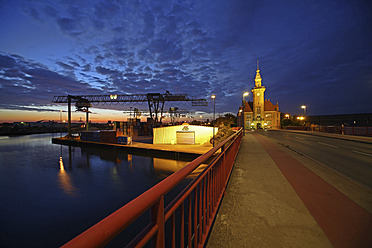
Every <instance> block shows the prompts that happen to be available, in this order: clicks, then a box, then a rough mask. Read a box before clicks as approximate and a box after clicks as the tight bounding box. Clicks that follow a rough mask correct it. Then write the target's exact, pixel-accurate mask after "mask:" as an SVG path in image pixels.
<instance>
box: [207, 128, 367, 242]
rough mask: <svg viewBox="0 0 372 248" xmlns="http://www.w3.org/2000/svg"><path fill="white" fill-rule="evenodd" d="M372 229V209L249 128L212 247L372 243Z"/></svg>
mask: <svg viewBox="0 0 372 248" xmlns="http://www.w3.org/2000/svg"><path fill="white" fill-rule="evenodd" d="M371 230H372V216H371V214H370V213H368V212H367V211H365V210H364V209H363V208H361V207H359V206H358V205H357V204H355V203H354V202H353V201H351V200H350V199H349V198H347V197H346V196H345V195H344V194H342V193H340V192H339V191H338V190H337V189H335V188H334V187H332V186H331V185H329V184H328V183H327V182H326V181H324V180H323V179H322V178H320V177H319V176H317V175H316V174H314V173H313V172H312V171H310V170H309V169H307V168H306V167H305V166H304V165H303V164H301V163H300V162H298V161H297V160H296V159H294V158H293V157H291V156H290V155H289V154H287V153H286V152H284V151H283V150H281V148H280V147H279V146H277V145H276V144H274V143H271V142H270V141H269V140H268V139H266V138H264V137H263V136H261V135H259V134H252V133H249V134H247V135H246V136H244V137H243V142H242V145H241V148H240V151H239V154H238V156H237V159H236V163H235V167H234V170H233V173H232V175H231V179H230V182H229V185H228V187H227V190H226V195H225V196H224V199H223V201H222V204H221V207H220V209H219V213H218V215H217V217H216V221H215V224H214V226H213V229H212V232H211V234H210V237H209V240H208V243H207V247H209V248H211V247H372V239H371V237H372V235H371V234H372V233H371Z"/></svg>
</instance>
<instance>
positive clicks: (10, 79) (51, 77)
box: [0, 53, 101, 108]
mask: <svg viewBox="0 0 372 248" xmlns="http://www.w3.org/2000/svg"><path fill="white" fill-rule="evenodd" d="M0 64H1V68H2V69H1V70H0V85H1V86H0V87H1V91H0V104H1V106H2V107H3V108H4V106H27V105H35V106H44V105H49V104H50V103H51V101H52V99H53V96H55V95H67V94H76V95H78V94H99V93H101V92H100V91H97V90H96V89H94V88H92V87H91V86H90V84H88V83H84V82H79V81H77V80H75V79H74V78H71V77H68V76H65V75H62V74H59V73H57V72H55V71H52V70H50V69H49V68H47V67H46V66H44V65H42V64H39V63H36V62H34V61H31V60H27V59H26V58H23V57H21V56H17V55H10V54H5V53H0Z"/></svg>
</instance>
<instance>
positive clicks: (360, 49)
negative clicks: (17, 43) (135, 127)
mask: <svg viewBox="0 0 372 248" xmlns="http://www.w3.org/2000/svg"><path fill="white" fill-rule="evenodd" d="M363 5H364V3H362V2H361V1H358V2H357V3H351V2H350V3H349V2H342V3H336V2H324V1H315V2H297V3H289V2H288V3H287V2H284V3H282V2H281V3H277V2H273V3H270V4H269V3H267V2H265V1H263V2H262V1H261V2H252V1H224V0H216V1H145V2H143V1H120V2H115V1H95V0H92V1H88V2H86V1H72V2H71V1H28V2H24V3H23V6H24V7H23V10H24V13H25V14H26V15H27V16H28V17H29V18H31V19H32V20H33V21H34V22H37V23H38V24H39V25H41V26H42V27H46V25H47V24H48V25H51V26H53V27H55V30H56V32H60V33H61V34H62V35H63V36H64V37H68V38H69V39H70V40H71V41H73V42H74V46H73V47H72V48H71V53H69V54H65V55H64V56H59V57H58V58H57V56H56V57H50V58H48V59H50V60H51V61H53V64H52V65H46V64H44V65H41V64H38V63H36V62H35V61H31V60H28V59H26V58H23V57H20V56H16V55H9V54H6V53H3V54H0V79H1V81H0V83H1V85H2V86H1V87H2V93H1V94H3V95H4V97H6V95H5V93H3V92H6V93H7V94H10V92H11V91H14V92H17V94H19V97H25V99H27V101H32V102H35V103H36V101H39V104H44V103H46V102H47V101H46V99H47V98H48V97H43V96H42V95H48V96H49V97H50V95H52V94H56V93H58V94H67V93H69V94H72V93H74V94H78V93H80V92H81V93H84V94H85V93H86V92H90V93H93V92H95V93H97V94H106V93H111V92H124V93H133V94H135V93H147V92H160V93H162V92H164V91H165V90H168V91H170V92H171V93H187V94H189V95H190V96H194V95H197V96H198V97H203V98H206V99H209V97H210V95H211V94H216V95H217V96H218V101H217V105H218V109H219V111H221V112H226V111H236V109H237V106H238V105H239V104H240V101H241V94H242V92H245V91H249V90H250V89H251V88H252V87H253V86H254V85H253V84H254V76H255V70H256V59H260V67H261V73H262V74H261V75H262V76H263V85H265V86H266V87H267V91H266V93H265V94H266V96H267V98H270V99H271V100H272V101H273V102H276V101H279V104H280V106H283V107H281V109H283V111H293V112H295V111H296V109H297V106H296V105H300V104H303V103H302V101H303V102H304V103H305V102H314V105H313V107H312V110H311V109H310V108H309V113H311V111H314V112H313V113H314V114H315V113H330V112H333V111H334V110H333V109H334V107H332V108H331V107H329V109H328V107H327V106H331V105H333V106H343V107H342V109H340V112H342V111H346V109H350V111H351V110H352V109H351V108H350V107H348V106H347V104H345V102H346V99H347V98H346V96H348V97H350V98H352V99H355V100H354V102H355V104H356V105H357V106H359V109H360V111H366V109H367V108H368V107H365V106H364V105H366V103H367V101H368V100H367V99H368V97H366V96H365V95H366V93H365V90H363V88H364V89H370V87H371V86H370V84H371V83H370V82H371V78H372V76H371V70H370V68H371V66H372V64H371V63H372V62H371V61H372V55H371V54H372V48H371V46H370V44H371V43H372V35H371V34H370V29H371V28H372V27H371V23H372V22H371V15H370V14H369V13H368V11H367V10H368V8H367V7H368V6H367V7H366V6H363ZM48 27H50V26H48ZM62 45H63V44H61V46H62ZM67 55H68V56H67ZM351 82H353V85H354V86H353V87H352V90H348V87H349V86H350V85H351ZM355 85H357V86H355ZM350 87H351V86H350ZM368 87H369V88H368ZM3 89H4V91H3ZM332 89H333V90H332ZM333 92H334V93H337V95H338V97H337V96H332V98H327V97H325V96H327V95H329V94H331V93H332V94H333ZM31 95H33V96H36V97H34V99H33V98H32V97H28V96H31ZM8 100H9V101H10V99H8V98H7V101H8ZM0 101H1V100H0ZM300 102H301V103H300ZM315 102H316V103H315Z"/></svg>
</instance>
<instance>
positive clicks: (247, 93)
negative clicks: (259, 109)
mask: <svg viewBox="0 0 372 248" xmlns="http://www.w3.org/2000/svg"><path fill="white" fill-rule="evenodd" d="M248 95H249V92H248V91H247V92H244V94H243V97H242V105H244V97H245V96H248ZM243 108H244V106H243Z"/></svg>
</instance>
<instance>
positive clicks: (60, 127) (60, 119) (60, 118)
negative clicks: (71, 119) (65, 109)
mask: <svg viewBox="0 0 372 248" xmlns="http://www.w3.org/2000/svg"><path fill="white" fill-rule="evenodd" d="M59 131H60V132H61V134H60V136H61V138H62V110H60V111H59Z"/></svg>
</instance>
